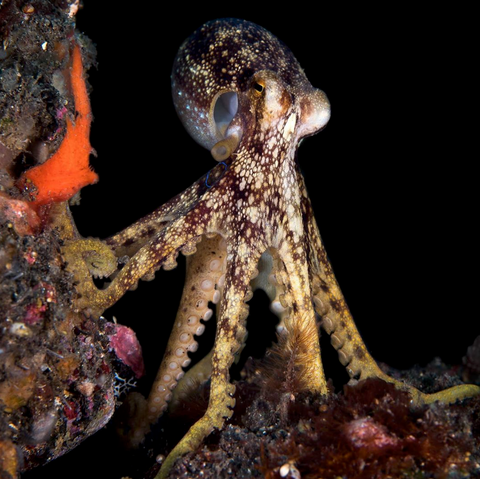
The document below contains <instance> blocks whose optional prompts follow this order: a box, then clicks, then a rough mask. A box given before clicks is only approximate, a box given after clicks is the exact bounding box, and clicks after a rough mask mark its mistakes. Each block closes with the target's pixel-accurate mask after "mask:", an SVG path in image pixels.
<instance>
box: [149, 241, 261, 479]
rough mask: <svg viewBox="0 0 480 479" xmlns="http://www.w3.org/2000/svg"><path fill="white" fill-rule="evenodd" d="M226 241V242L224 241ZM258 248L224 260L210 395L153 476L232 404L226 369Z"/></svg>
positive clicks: (241, 333) (241, 325)
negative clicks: (202, 410)
mask: <svg viewBox="0 0 480 479" xmlns="http://www.w3.org/2000/svg"><path fill="white" fill-rule="evenodd" d="M227 244H228V242H227ZM230 246H231V245H229V247H227V251H228V253H227V257H232V256H233V251H237V250H238V248H239V245H235V246H234V247H230ZM260 256H261V252H258V251H256V250H255V249H254V248H252V250H250V254H249V255H248V256H247V257H243V258H239V257H238V256H236V257H233V258H232V260H231V261H228V262H227V265H226V272H225V284H224V292H223V296H222V299H221V304H220V312H219V318H218V322H217V332H216V336H215V344H214V348H213V356H212V376H211V385H210V399H209V403H208V407H207V410H206V412H205V414H204V416H203V417H202V418H201V419H200V420H198V421H197V422H196V423H195V424H194V425H193V426H192V427H191V428H190V429H189V431H188V432H187V434H186V435H185V436H184V437H183V439H182V440H181V441H180V442H179V443H178V444H177V445H176V446H175V448H174V449H173V450H172V451H171V452H170V454H169V455H168V457H167V458H166V460H165V462H164V463H163V465H162V468H161V470H160V472H159V474H158V475H157V476H156V478H155V479H164V478H165V477H167V475H168V471H169V470H170V468H171V467H172V465H173V463H174V462H175V461H176V459H177V458H179V457H180V456H182V455H184V454H185V453H187V452H189V451H192V450H195V449H196V448H197V447H198V446H199V445H200V444H201V442H202V441H203V440H204V438H205V437H206V436H207V435H208V434H210V433H211V432H212V430H213V429H216V428H217V429H219V428H221V427H222V426H223V424H224V422H225V420H226V419H228V418H230V417H231V415H232V409H233V407H234V406H235V399H234V398H233V394H234V392H235V386H234V385H233V384H231V383H230V375H229V369H230V366H231V365H232V364H233V361H234V358H235V354H236V353H237V352H238V350H239V349H240V348H241V345H242V342H243V339H244V338H245V334H246V329H245V320H246V318H247V316H248V307H247V305H246V304H245V302H246V301H247V300H248V299H249V297H250V292H251V289H250V281H251V279H252V277H253V276H255V275H256V274H257V264H258V261H259V259H260Z"/></svg>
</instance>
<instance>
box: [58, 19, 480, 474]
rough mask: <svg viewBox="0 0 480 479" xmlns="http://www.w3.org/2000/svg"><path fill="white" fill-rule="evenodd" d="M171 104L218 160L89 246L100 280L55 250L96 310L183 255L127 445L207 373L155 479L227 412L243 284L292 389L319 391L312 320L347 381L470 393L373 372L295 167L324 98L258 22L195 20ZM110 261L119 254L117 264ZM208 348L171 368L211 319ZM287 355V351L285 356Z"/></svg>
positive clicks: (320, 119)
mask: <svg viewBox="0 0 480 479" xmlns="http://www.w3.org/2000/svg"><path fill="white" fill-rule="evenodd" d="M172 94H173V101H174V104H175V108H176V110H177V113H178V115H179V117H180V119H181V121H182V122H183V124H184V126H185V128H186V129H187V131H188V132H189V134H190V135H191V136H192V137H193V138H194V140H196V141H197V142H198V143H199V144H200V145H202V146H203V147H205V148H207V149H208V150H210V152H211V155H212V156H213V158H214V159H215V160H216V161H217V162H218V164H217V165H216V166H215V167H214V168H212V169H211V170H210V171H209V172H208V173H207V174H206V175H204V176H203V177H202V178H200V179H199V180H198V181H197V182H196V183H194V184H193V185H192V186H191V187H189V188H188V189H187V190H185V191H184V192H183V193H181V194H179V195H177V196H175V197H174V198H173V199H171V200H170V201H168V202H167V203H165V204H164V205H163V206H161V207H159V208H158V209H157V210H155V211H154V212H153V213H151V214H149V215H148V216H146V217H145V218H143V219H141V220H139V221H138V222H136V223H135V224H133V225H132V226H130V227H128V228H126V229H125V230H124V231H122V232H120V233H118V234H116V235H114V236H112V237H110V238H108V239H106V240H105V241H104V242H102V243H100V242H98V244H97V246H94V249H97V250H98V251H97V254H98V258H101V261H100V264H102V262H104V263H105V264H107V263H108V264H110V263H111V261H117V260H118V262H123V263H124V264H123V267H122V268H121V269H119V270H118V271H117V272H116V273H115V275H114V276H113V279H112V281H111V283H110V284H109V285H108V286H107V287H106V288H105V289H99V288H97V287H96V286H95V284H94V282H93V281H92V274H91V268H90V269H89V268H88V265H87V264H86V262H85V260H84V254H83V253H84V251H87V250H88V251H90V252H91V250H92V245H91V244H90V243H88V241H89V240H82V239H79V240H78V241H76V242H73V243H71V244H70V246H69V247H68V251H65V256H66V258H67V261H69V267H70V269H71V270H72V271H73V272H74V274H75V277H76V281H77V284H78V287H77V290H78V293H79V295H78V296H79V299H78V300H77V307H78V308H89V309H90V310H91V311H92V313H94V314H101V313H102V312H103V311H104V310H105V309H106V308H108V307H109V306H111V305H112V304H114V303H115V302H116V301H118V300H119V299H120V298H121V297H122V296H123V294H124V293H125V292H126V291H127V290H129V289H133V288H134V287H135V286H136V285H137V283H138V281H139V280H140V279H144V280H148V279H151V278H152V277H153V276H154V274H155V272H156V271H157V270H159V269H160V268H162V267H163V269H165V270H170V269H172V268H174V267H175V266H176V257H177V255H178V254H179V253H183V254H184V255H186V256H187V274H186V281H185V286H184V290H183V296H182V299H181V304H180V307H179V309H178V313H177V317H176V319H175V323H174V328H173V331H172V333H171V337H170V340H169V343H168V346H167V350H166V352H165V356H164V358H163V362H162V364H161V366H160V370H159V372H158V375H157V377H156V380H155V382H154V384H153V387H152V390H151V393H150V395H149V397H148V398H147V399H143V397H140V394H138V393H137V394H134V400H135V401H136V404H135V410H136V416H135V417H134V418H133V419H132V423H131V429H130V431H129V440H130V442H131V443H132V444H133V445H135V444H137V445H138V444H139V443H141V442H142V441H143V439H144V437H145V435H146V434H147V433H148V432H149V430H150V426H151V425H152V424H154V423H155V422H156V421H157V420H158V419H159V418H160V416H161V415H162V413H163V412H164V411H165V410H166V409H167V405H168V403H169V401H170V400H171V398H172V394H173V389H174V388H175V387H176V386H177V383H179V386H178V388H177V390H178V389H182V388H183V389H184V390H185V389H186V390H188V389H189V388H190V389H191V388H193V387H194V385H195V384H198V380H199V379H200V380H207V379H210V381H211V383H210V398H209V403H208V407H207V410H206V412H205V414H204V416H203V417H202V418H201V419H200V420H198V421H197V422H196V423H195V424H194V425H193V426H192V427H191V428H190V430H189V431H188V433H187V434H186V435H185V436H184V438H183V439H182V440H181V441H180V442H179V443H178V444H177V446H176V447H175V448H174V449H173V450H172V451H171V453H170V454H169V456H168V457H167V458H166V459H165V461H164V462H163V465H162V468H161V470H160V472H159V475H158V476H157V478H163V477H166V475H167V474H168V471H169V469H170V468H171V466H172V465H173V462H174V461H175V460H176V459H177V458H179V457H180V456H182V455H183V454H185V453H187V452H189V451H192V450H194V449H195V448H196V447H198V446H199V445H200V443H201V442H202V440H203V439H204V438H205V437H206V436H207V435H208V434H210V432H211V431H212V430H213V429H214V428H221V427H222V426H223V424H224V422H225V420H226V419H228V418H230V416H231V415H232V409H233V407H234V403H235V401H234V399H233V394H234V390H235V387H234V385H233V384H231V383H230V379H229V369H230V367H231V366H232V364H233V362H234V360H235V356H236V354H237V353H238V352H239V351H240V350H241V348H242V346H243V343H244V341H245V339H246V327H245V321H246V318H247V316H248V305H247V304H246V303H247V302H248V301H249V299H250V298H251V297H252V294H253V291H254V290H255V289H262V290H264V291H265V292H266V293H267V295H268V296H269V298H270V301H271V309H272V311H273V312H274V313H276V314H277V315H278V317H279V322H278V327H277V334H278V342H279V344H281V347H282V348H283V350H284V351H285V354H286V355H292V357H294V358H295V361H296V362H297V364H296V368H295V371H297V373H298V379H297V380H298V381H299V383H300V384H301V387H302V388H303V389H304V390H306V391H310V392H313V393H318V394H322V395H326V394H328V389H327V382H326V379H325V374H324V371H323V366H322V361H321V355H320V346H319V336H318V329H319V327H321V328H323V330H325V331H326V333H327V334H329V335H330V338H331V343H332V345H333V347H334V348H335V349H336V350H337V351H338V357H339V360H340V362H341V363H342V364H343V365H344V366H345V368H346V370H347V372H348V374H349V376H350V378H351V381H352V382H355V381H359V380H364V379H366V378H380V379H382V380H384V381H387V382H389V383H393V384H395V386H396V387H398V388H400V389H402V390H406V391H408V392H409V393H410V395H411V399H412V402H413V403H415V404H427V403H432V402H434V401H437V400H439V401H444V402H453V401H455V400H457V399H462V398H465V397H469V396H473V395H475V394H478V393H479V392H480V388H478V387H477V386H473V385H461V386H455V387H452V388H450V389H447V390H444V391H440V392H438V393H434V394H425V393H422V392H421V391H419V390H417V389H415V388H414V387H412V386H409V385H408V384H405V383H402V382H400V381H397V380H396V379H393V378H391V377H389V376H388V375H386V374H385V373H384V372H383V371H382V370H381V369H380V367H379V366H378V365H377V363H376V362H375V360H374V359H373V358H372V356H371V355H370V354H369V352H368V351H367V349H366V347H365V344H364V342H363V340H362V338H361V337H360V334H359V332H358V330H357V328H356V326H355V323H354V321H353V319H352V316H351V314H350V312H349V309H348V307H347V304H346V302H345V299H344V297H343V295H342V292H341V290H340V288H339V286H338V284H337V281H336V279H335V276H334V273H333V270H332V267H331V265H330V263H329V261H328V258H327V254H326V252H325V249H324V246H323V243H322V240H321V237H320V234H319V230H318V227H317V223H316V221H315V217H314V213H313V210H312V205H311V203H310V200H309V197H308V194H307V191H306V187H305V183H304V179H303V177H302V174H301V172H300V169H299V166H298V162H297V157H296V154H297V148H298V146H299V143H300V141H301V140H302V139H303V138H305V137H308V136H311V135H313V134H315V133H317V132H318V131H320V130H322V129H323V128H324V127H325V125H326V124H327V122H328V121H329V118H330V104H329V101H328V99H327V96H326V95H325V93H324V92H323V91H321V90H319V89H316V88H314V87H313V86H312V85H311V84H310V83H309V81H308V80H307V78H306V76H305V74H304V71H303V70H302V68H301V67H300V65H299V63H298V62H297V60H296V59H295V57H294V56H293V54H292V52H291V51H290V50H289V49H288V48H287V47H286V46H285V45H284V44H283V43H281V42H280V41H279V40H278V39H277V38H276V37H274V36H273V35H272V34H271V33H270V32H268V31H266V30H265V29H263V28H261V27H259V26H257V25H255V24H253V23H250V22H247V21H243V20H237V19H220V20H214V21H211V22H209V23H206V24H205V25H203V26H202V27H201V28H199V29H198V30H197V31H196V32H195V33H194V34H193V35H192V36H191V37H190V38H188V39H187V40H186V41H185V43H184V44H183V45H182V46H181V47H180V50H179V52H178V55H177V57H176V59H175V63H174V66H173V72H172ZM120 259H121V260H120ZM97 263H98V262H97ZM211 304H214V305H216V315H215V316H216V321H217V330H216V337H215V342H214V346H213V349H212V351H211V352H210V353H209V354H208V355H207V356H206V357H205V358H203V359H202V360H201V361H200V362H199V363H197V364H196V365H195V366H194V367H193V368H191V369H189V370H188V371H187V372H186V373H185V371H184V370H185V369H186V368H187V367H188V366H189V365H190V361H191V360H190V358H189V352H193V351H196V349H197V347H198V343H197V339H196V338H197V337H198V336H200V335H201V334H202V333H203V331H204V329H205V326H204V324H203V322H204V321H207V320H208V319H210V317H212V316H213V313H214V312H213V310H212V309H211V308H210V306H211ZM294 351H296V353H295V354H293V352H294Z"/></svg>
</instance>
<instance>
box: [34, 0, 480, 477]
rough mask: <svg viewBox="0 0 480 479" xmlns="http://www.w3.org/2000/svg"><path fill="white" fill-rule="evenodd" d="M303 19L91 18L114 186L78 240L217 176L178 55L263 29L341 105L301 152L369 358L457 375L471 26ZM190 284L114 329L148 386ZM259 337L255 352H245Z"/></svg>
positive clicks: (95, 198) (274, 10) (373, 15)
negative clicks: (185, 99) (193, 116)
mask: <svg viewBox="0 0 480 479" xmlns="http://www.w3.org/2000/svg"><path fill="white" fill-rule="evenodd" d="M297 3H298V5H297V4H295V3H288V4H287V7H288V8H285V7H280V6H275V4H274V3H273V2H266V3H260V2H248V3H246V4H242V5H240V6H236V7H234V6H231V7H228V6H223V7H220V6H217V5H210V6H206V5H202V4H200V3H196V4H195V5H196V7H195V8H192V7H188V6H186V5H185V4H184V3H181V2H177V3H173V4H168V7H167V6H161V4H160V3H159V2H116V3H115V2H108V3H107V2H100V1H93V0H85V2H84V4H85V6H84V8H83V9H82V10H81V11H80V12H79V13H78V15H77V26H78V29H79V30H80V31H81V32H83V33H85V34H86V35H87V36H89V37H90V38H91V39H92V40H93V42H95V44H96V46H97V49H98V57H97V60H98V69H96V70H95V69H92V70H90V71H89V81H90V84H91V86H92V89H93V90H92V93H91V103H92V109H93V114H94V117H95V120H94V122H93V124H92V135H91V143H92V146H93V147H94V148H95V150H96V151H97V153H98V157H97V158H92V164H93V166H94V169H95V170H96V171H97V172H98V173H99V175H100V182H99V183H98V184H97V185H94V186H89V187H87V188H85V189H84V190H83V191H82V202H81V205H80V206H77V207H75V208H74V209H73V214H74V216H75V218H76V221H77V224H78V227H79V229H80V232H81V234H82V235H84V236H95V237H100V238H104V237H107V236H109V235H111V234H113V233H116V232H117V231H119V230H121V229H122V228H124V227H126V226H128V225H129V224H131V223H132V222H134V221H135V220H137V219H139V218H140V217H142V216H143V215H145V214H147V213H148V212H150V211H152V210H153V209H155V208H156V207H157V206H159V205H160V204H162V203H164V202H165V201H167V200H168V199H170V198H171V197H172V196H173V195H175V194H177V193H179V192H181V191H183V190H184V189H185V188H187V187H188V186H189V185H190V184H192V183H193V182H194V181H195V180H196V179H198V178H199V177H200V176H201V175H202V174H204V173H205V172H206V171H208V170H209V169H210V168H212V167H213V166H214V164H215V161H214V160H213V159H212V158H211V156H210V154H209V152H208V151H206V150H204V149H202V148H201V147H200V146H198V145H197V144H196V143H195V142H194V141H193V140H191V139H190V137H189V136H188V135H187V133H186V132H185V131H184V130H183V127H182V125H181V123H180V121H179V120H178V119H177V117H176V114H175V111H174V109H173V106H172V102H171V96H170V71H171V65H172V63H173V59H174V57H175V54H176V51H177V49H178V47H179V45H180V44H181V42H182V41H183V40H184V39H185V38H186V37H187V36H188V35H189V34H190V33H192V32H193V31H194V30H195V29H196V28H198V27H199V26H200V25H201V24H202V23H204V22H205V21H207V20H210V19H213V18H218V17H227V16H233V17H239V18H245V19H247V20H251V21H254V22H256V23H258V24H260V25H262V26H263V27H265V28H267V29H268V30H270V31H271V32H272V33H274V34H275V35H276V36H278V37H279V38H280V39H281V40H283V41H284V42H285V43H286V44H287V45H288V46H289V47H290V48H291V49H292V51H293V52H294V54H295V55H296V56H297V58H298V59H299V61H300V63H301V65H302V66H303V68H304V69H305V71H306V74H307V76H308V78H309V79H310V81H311V83H312V84H313V85H314V86H316V87H319V88H321V89H323V90H324V91H325V92H326V93H327V95H328V97H329V99H330V102H331V104H332V118H331V121H330V123H329V124H328V126H327V127H326V129H325V130H324V131H322V132H321V133H320V134H318V135H317V136H314V137H312V138H309V139H307V140H306V141H305V142H304V143H303V144H302V146H301V148H300V152H299V161H300V165H301V168H302V170H303V172H304V174H305V178H306V182H307V187H308V189H309V193H310V195H311V197H312V202H313V207H314V210H315V214H316V219H317V222H318V224H319V228H320V232H321V234H322V237H323V239H324V242H325V245H326V248H327V252H328V254H329V256H330V259H331V261H332V263H333V267H334V270H335V272H336V275H337V278H338V281H339V283H340V285H341V287H342V289H343V292H344V294H345V296H346V299H347V302H348V304H349V306H350V308H351V310H352V312H353V315H354V318H355V319H356V323H357V326H358V328H359V330H360V332H361V334H362V336H363V337H364V340H365V341H366V343H367V346H368V347H369V349H370V351H371V353H372V355H373V356H374V358H375V359H377V360H378V361H383V362H386V363H387V364H389V365H391V366H394V367H397V368H407V367H411V366H413V365H414V364H417V363H418V364H426V363H427V362H429V361H430V360H432V359H433V358H434V357H436V356H439V357H441V358H442V359H443V360H444V361H446V362H448V363H452V364H459V363H460V362H461V358H462V356H463V355H464V354H465V352H466V348H467V347H468V346H469V345H470V344H471V343H473V341H474V339H475V337H476V336H477V335H478V334H479V333H480V326H479V321H478V313H477V309H476V298H477V286H478V280H477V277H476V272H477V270H478V263H479V261H478V260H479V255H478V249H477V248H476V244H477V237H476V236H477V233H476V231H477V228H476V223H477V214H476V210H477V208H476V207H477V204H476V203H477V175H476V173H475V171H476V170H475V167H474V158H477V160H476V161H478V150H477V148H476V147H477V142H476V141H475V140H476V138H477V137H478V116H476V115H477V112H478V94H477V91H476V89H474V82H475V87H476V85H477V84H478V74H477V73H474V71H475V70H474V69H475V64H476V63H477V61H476V59H477V55H476V53H475V52H474V45H473V31H472V27H471V25H470V18H472V16H473V13H472V12H470V11H461V10H459V9H457V10H455V11H452V10H440V9H439V8H438V7H436V8H435V10H428V9H425V10H423V11H420V10H418V9H407V8H400V7H396V6H394V5H393V4H392V6H390V7H388V8H384V7H382V8H377V9H375V8H366V7H365V6H362V7H361V8H360V7H354V8H353V9H352V8H351V7H347V6H346V4H342V5H341V6H338V7H335V8H329V7H328V6H324V5H323V4H318V5H319V7H317V8H313V9H312V8H311V7H305V6H302V5H304V3H302V2H297ZM107 4H108V5H109V8H107V7H106V5H107ZM165 5H167V4H165ZM182 276H183V264H182V262H181V260H180V261H179V267H178V268H177V269H176V270H174V271H170V272H164V271H161V272H159V273H157V279H156V280H155V281H153V282H150V283H145V282H141V283H140V285H139V288H138V290H137V291H135V292H129V293H127V294H126V296H125V297H124V298H122V300H121V301H120V302H119V303H118V304H117V305H116V306H114V307H113V308H112V309H111V310H110V311H107V312H106V314H105V315H106V317H107V318H109V319H110V318H111V317H112V316H115V317H116V318H117V320H118V322H120V323H122V324H127V325H129V326H131V327H132V328H133V329H135V330H136V331H137V334H138V336H139V339H140V341H141V343H142V346H143V348H144V352H145V360H146V363H147V370H148V372H149V373H150V374H151V375H153V374H154V372H155V368H156V367H157V365H158V362H159V361H160V359H161V355H162V350H161V346H162V344H164V343H165V341H166V340H167V339H168V331H169V328H170V325H171V322H172V321H173V319H174V315H175V311H176V308H177V307H178V301H179V298H180V295H181V289H182ZM251 312H252V319H251V321H250V327H251V328H252V331H255V329H254V328H255V327H259V325H260V326H261V325H262V324H263V323H264V322H267V320H266V319H264V318H266V317H268V314H269V313H268V302H267V301H266V300H265V298H262V297H261V296H260V297H259V298H255V299H254V300H253V301H252V302H251ZM270 326H271V324H270ZM270 326H269V327H270ZM259 336H261V335H260V334H259V335H258V337H256V335H255V334H250V337H249V341H252V342H255V341H256V340H258V339H259ZM322 346H323V343H322ZM332 360H333V361H336V359H335V354H333V355H332V354H330V355H329V354H326V356H325V362H326V363H327V364H326V369H327V375H330V374H335V373H334V372H333V369H332V370H331V371H332V372H331V373H330V370H329V368H330V363H331V362H332ZM147 382H148V380H147ZM145 387H147V389H148V386H145ZM102 433H103V432H102ZM102 433H99V434H102ZM90 441H92V443H93V441H95V438H92V439H91V440H90ZM87 442H88V441H87ZM81 447H84V446H81ZM85 447H86V448H87V449H83V450H82V449H81V448H79V449H78V450H77V451H74V452H72V453H70V454H68V455H67V456H66V457H64V458H62V459H60V460H58V461H56V462H58V465H56V464H55V463H54V464H52V465H49V466H47V468H49V474H51V475H50V476H49V477H57V476H55V475H54V474H56V470H59V471H62V470H63V471H64V472H65V470H70V468H69V465H71V463H72V462H71V461H73V462H74V463H75V464H76V466H75V469H77V468H81V467H84V466H83V465H82V464H81V460H80V463H79V462H78V461H79V459H78V458H80V457H84V458H85V457H86V455H88V456H90V457H89V462H90V461H91V460H93V457H92V455H95V454H97V457H98V458H99V459H101V458H102V452H101V448H93V449H92V446H88V445H86V446H85ZM85 451H86V452H85ZM75 454H76V456H74V455H75ZM75 458H77V459H75ZM108 461H111V459H110V458H109V459H108V460H107V463H108ZM90 464H91V462H90ZM85 467H87V466H86V465H85ZM47 468H45V469H41V470H37V471H34V472H32V473H30V474H29V475H28V477H31V478H32V479H33V478H35V477H40V475H41V474H44V473H46V472H47ZM90 468H91V465H90ZM108 470H110V469H109V468H108V466H106V467H105V471H108ZM86 471H88V469H83V470H79V471H78V472H79V474H81V473H86ZM39 474H40V475H39ZM58 474H59V476H58V477H63V476H61V475H60V474H61V472H59V473H58ZM98 474H99V475H98V477H108V478H109V477H119V476H118V475H114V476H110V475H109V473H108V472H100V470H99V471H98ZM94 477H97V476H94Z"/></svg>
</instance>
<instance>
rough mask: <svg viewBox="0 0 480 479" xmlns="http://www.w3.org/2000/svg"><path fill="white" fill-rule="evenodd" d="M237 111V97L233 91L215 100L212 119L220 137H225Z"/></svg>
mask: <svg viewBox="0 0 480 479" xmlns="http://www.w3.org/2000/svg"><path fill="white" fill-rule="evenodd" d="M237 110H238V95H237V94H236V93H235V92H234V91H228V92H226V93H223V94H221V95H220V96H219V97H218V98H217V101H216V103H215V107H214V109H213V119H214V121H215V124H216V126H217V128H218V130H219V131H220V133H221V134H222V136H225V131H226V130H227V128H228V125H229V124H230V122H231V121H232V120H233V118H234V116H235V115H236V113H237Z"/></svg>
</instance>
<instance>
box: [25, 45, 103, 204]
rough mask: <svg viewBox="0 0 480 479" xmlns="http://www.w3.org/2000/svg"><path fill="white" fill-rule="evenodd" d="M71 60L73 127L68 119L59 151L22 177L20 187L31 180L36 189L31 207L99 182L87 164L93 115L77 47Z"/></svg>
mask: <svg viewBox="0 0 480 479" xmlns="http://www.w3.org/2000/svg"><path fill="white" fill-rule="evenodd" d="M72 56H73V62H72V63H73V64H72V68H71V73H70V77H71V86H72V92H73V97H74V99H75V109H76V111H77V116H76V119H75V124H73V123H72V122H71V121H70V120H69V119H68V118H67V131H66V133H65V137H64V139H63V142H62V144H61V145H60V147H59V148H58V150H57V151H56V152H55V153H54V154H53V155H52V156H51V157H50V158H49V159H48V160H47V161H46V162H45V163H43V164H41V165H38V166H36V167H34V168H31V169H30V170H28V171H26V172H25V173H24V175H23V178H22V179H21V182H22V184H24V185H25V180H27V181H28V180H30V181H31V182H32V183H33V184H34V186H35V189H36V192H35V198H34V200H33V202H32V203H33V206H41V205H45V204H48V203H52V202H60V201H66V200H68V199H69V198H71V197H72V196H73V195H74V194H75V193H77V191H79V190H80V189H81V188H83V187H84V186H86V185H89V184H92V183H95V182H96V181H98V175H97V174H96V173H95V172H94V171H92V169H91V167H90V164H89V156H90V153H91V151H92V147H91V145H90V140H89V137H90V123H91V121H92V114H91V109H90V101H89V99H88V94H87V88H86V85H85V79H84V78H83V65H82V57H81V53H80V47H79V46H78V45H76V46H75V48H74V50H73V55H72Z"/></svg>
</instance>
